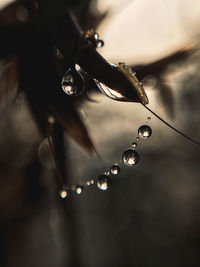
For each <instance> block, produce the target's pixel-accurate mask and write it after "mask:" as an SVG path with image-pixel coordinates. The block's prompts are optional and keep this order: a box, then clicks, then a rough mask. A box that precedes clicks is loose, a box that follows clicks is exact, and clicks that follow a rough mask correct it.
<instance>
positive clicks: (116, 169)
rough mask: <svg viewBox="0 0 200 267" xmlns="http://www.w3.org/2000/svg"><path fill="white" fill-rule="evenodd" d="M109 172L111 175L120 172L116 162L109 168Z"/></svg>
mask: <svg viewBox="0 0 200 267" xmlns="http://www.w3.org/2000/svg"><path fill="white" fill-rule="evenodd" d="M110 172H111V173H112V174H113V175H117V174H119V173H120V167H119V165H118V164H114V165H113V166H112V167H111V168H110Z"/></svg>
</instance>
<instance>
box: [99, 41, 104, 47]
mask: <svg viewBox="0 0 200 267" xmlns="http://www.w3.org/2000/svg"><path fill="white" fill-rule="evenodd" d="M103 46H104V41H103V40H98V41H97V48H101V47H103Z"/></svg>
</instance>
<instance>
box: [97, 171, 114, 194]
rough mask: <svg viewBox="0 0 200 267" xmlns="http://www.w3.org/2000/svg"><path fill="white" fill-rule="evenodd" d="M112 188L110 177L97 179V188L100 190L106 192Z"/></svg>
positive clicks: (104, 176)
mask: <svg viewBox="0 0 200 267" xmlns="http://www.w3.org/2000/svg"><path fill="white" fill-rule="evenodd" d="M110 186H111V179H110V177H109V176H107V175H105V174H102V175H100V176H99V177H98V178H97V187H98V188H99V189H100V190H103V191H106V190H108V188H109V187H110Z"/></svg>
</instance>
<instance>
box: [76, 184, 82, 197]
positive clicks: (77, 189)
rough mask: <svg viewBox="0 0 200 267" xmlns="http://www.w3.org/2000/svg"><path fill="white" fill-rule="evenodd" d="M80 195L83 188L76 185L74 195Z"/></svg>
mask: <svg viewBox="0 0 200 267" xmlns="http://www.w3.org/2000/svg"><path fill="white" fill-rule="evenodd" d="M82 193H83V187H82V186H80V185H78V186H77V187H76V194H77V195H81V194H82Z"/></svg>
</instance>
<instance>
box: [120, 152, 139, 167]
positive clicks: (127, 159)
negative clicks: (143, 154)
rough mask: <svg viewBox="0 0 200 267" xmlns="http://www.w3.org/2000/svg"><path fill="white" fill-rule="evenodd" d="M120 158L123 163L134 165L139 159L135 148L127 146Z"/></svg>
mask: <svg viewBox="0 0 200 267" xmlns="http://www.w3.org/2000/svg"><path fill="white" fill-rule="evenodd" d="M122 160H123V162H124V164H126V165H128V166H133V165H136V164H137V163H138V161H139V154H138V153H137V151H136V150H135V149H131V148H129V149H127V150H125V151H124V153H123V155H122Z"/></svg>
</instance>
